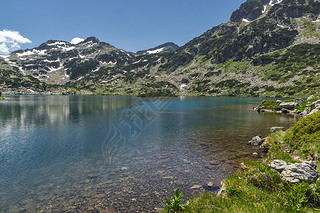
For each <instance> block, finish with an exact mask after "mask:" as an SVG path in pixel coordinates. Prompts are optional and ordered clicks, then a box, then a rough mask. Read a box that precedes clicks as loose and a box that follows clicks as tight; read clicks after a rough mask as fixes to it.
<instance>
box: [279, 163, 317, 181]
mask: <svg viewBox="0 0 320 213" xmlns="http://www.w3.org/2000/svg"><path fill="white" fill-rule="evenodd" d="M316 168H317V166H316V165H315V164H314V163H313V162H305V163H295V164H291V165H289V166H287V167H286V168H285V169H284V170H283V172H282V173H281V178H282V179H284V180H287V181H289V182H291V183H299V182H300V181H302V180H306V181H309V182H315V181H316V180H317V179H318V176H319V174H318V172H317V171H316Z"/></svg>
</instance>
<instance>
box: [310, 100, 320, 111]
mask: <svg viewBox="0 0 320 213" xmlns="http://www.w3.org/2000/svg"><path fill="white" fill-rule="evenodd" d="M319 109H320V100H317V101H315V102H313V103H312V104H311V105H310V108H309V111H308V114H313V113H315V112H317V111H318V110H319Z"/></svg>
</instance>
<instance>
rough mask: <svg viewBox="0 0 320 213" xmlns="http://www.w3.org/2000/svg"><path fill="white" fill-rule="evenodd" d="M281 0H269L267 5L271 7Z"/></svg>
mask: <svg viewBox="0 0 320 213" xmlns="http://www.w3.org/2000/svg"><path fill="white" fill-rule="evenodd" d="M282 1H283V0H270V2H269V5H270V6H271V7H273V6H274V5H276V4H280V3H281V2H282Z"/></svg>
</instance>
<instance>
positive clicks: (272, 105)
mask: <svg viewBox="0 0 320 213" xmlns="http://www.w3.org/2000/svg"><path fill="white" fill-rule="evenodd" d="M259 107H260V108H263V109H269V110H280V103H277V101H275V100H264V101H262V103H261V104H260V105H259Z"/></svg>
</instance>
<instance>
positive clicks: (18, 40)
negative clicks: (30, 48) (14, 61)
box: [0, 30, 32, 54]
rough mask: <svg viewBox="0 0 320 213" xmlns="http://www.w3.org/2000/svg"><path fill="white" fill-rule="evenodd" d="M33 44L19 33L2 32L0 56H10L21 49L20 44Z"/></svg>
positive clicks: (0, 34) (0, 36) (0, 35)
mask: <svg viewBox="0 0 320 213" xmlns="http://www.w3.org/2000/svg"><path fill="white" fill-rule="evenodd" d="M25 43H32V42H31V41H30V40H29V39H27V38H25V37H23V36H22V35H20V33H19V32H18V31H11V30H2V31H0V54H9V53H10V52H12V51H14V50H17V49H19V48H20V44H25Z"/></svg>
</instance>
